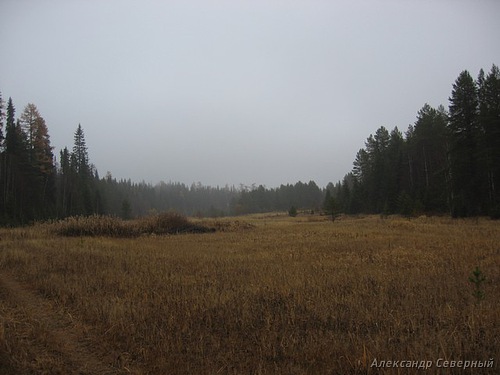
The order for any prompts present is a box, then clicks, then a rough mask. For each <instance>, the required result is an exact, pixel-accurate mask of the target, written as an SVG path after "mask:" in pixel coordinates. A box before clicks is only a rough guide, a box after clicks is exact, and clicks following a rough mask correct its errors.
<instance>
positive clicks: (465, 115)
mask: <svg viewBox="0 0 500 375" xmlns="http://www.w3.org/2000/svg"><path fill="white" fill-rule="evenodd" d="M449 100H450V106H449V122H448V127H449V130H450V133H451V134H450V161H451V185H452V186H451V189H452V202H451V203H452V207H451V208H452V214H453V216H471V215H478V214H479V213H480V212H481V190H482V189H481V183H482V178H481V177H482V176H481V173H480V165H479V153H478V152H479V139H480V131H479V127H478V119H477V112H478V96H477V88H476V84H475V82H474V80H473V79H472V77H471V75H470V74H469V72H468V71H466V70H465V71H463V72H462V73H460V75H459V76H458V78H457V80H456V81H455V83H454V84H453V90H452V94H451V97H450V99H449Z"/></svg>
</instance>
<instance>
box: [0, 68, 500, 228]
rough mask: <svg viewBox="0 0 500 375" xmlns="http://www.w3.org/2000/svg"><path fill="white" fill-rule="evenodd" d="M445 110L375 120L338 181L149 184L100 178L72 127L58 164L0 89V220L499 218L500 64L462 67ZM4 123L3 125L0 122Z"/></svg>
mask: <svg viewBox="0 0 500 375" xmlns="http://www.w3.org/2000/svg"><path fill="white" fill-rule="evenodd" d="M449 102H450V104H449V108H448V110H446V109H445V108H444V107H443V106H440V107H438V108H432V107H431V106H429V105H428V104H425V105H424V106H423V108H422V109H420V111H419V112H418V115H417V120H416V121H415V123H414V124H413V125H411V126H409V128H408V129H407V131H406V132H405V133H404V134H403V133H402V132H401V131H400V130H399V129H398V128H397V127H396V128H394V129H393V130H391V131H389V130H388V129H386V128H385V127H383V126H382V127H380V128H379V129H377V131H376V132H375V133H374V134H372V135H370V136H369V137H368V139H367V140H366V143H365V147H364V148H362V149H361V150H359V151H358V153H357V155H356V158H355V160H354V163H353V164H354V165H353V169H352V171H351V172H350V173H348V174H347V175H346V176H345V177H344V179H343V180H342V181H341V182H338V183H337V184H335V185H334V184H331V183H330V184H329V185H328V186H327V187H326V188H323V189H322V188H319V187H318V186H317V185H316V183H314V182H313V181H310V182H309V183H303V182H298V183H296V184H294V185H291V184H288V185H281V186H280V187H278V188H270V189H269V188H266V187H264V186H262V185H260V186H258V187H257V186H255V185H253V186H252V187H246V186H240V187H239V188H235V187H234V186H232V187H229V186H225V187H222V188H220V187H215V188H214V187H208V186H203V185H201V184H199V183H198V184H192V185H191V186H187V185H185V184H181V183H172V182H170V183H165V182H161V183H159V184H156V185H152V184H149V183H145V182H141V183H135V182H131V181H130V180H119V181H118V180H116V179H115V178H113V177H112V175H111V173H110V172H108V173H107V174H106V176H104V177H102V178H101V177H100V176H99V173H98V171H97V169H96V168H95V166H94V165H93V164H91V163H90V161H89V155H88V149H87V145H86V141H85V135H84V132H83V129H82V127H81V126H80V125H78V127H77V129H76V131H75V134H74V144H73V147H72V148H71V149H68V148H67V147H65V148H64V149H63V150H62V151H61V152H60V153H59V163H56V157H55V156H54V152H53V147H52V146H51V144H50V137H49V133H48V128H47V125H46V123H45V120H44V119H43V117H42V116H41V115H40V112H39V111H38V109H37V107H36V106H35V105H34V104H28V105H27V106H26V107H25V108H24V110H23V112H22V113H21V115H20V116H19V117H18V118H16V111H15V107H14V104H13V102H12V99H11V98H9V100H8V101H7V103H6V105H4V104H5V103H4V101H3V100H2V98H1V96H0V225H16V224H25V223H29V222H32V221H35V220H45V219H52V218H64V217H68V216H76V215H90V214H109V215H116V216H120V217H122V218H125V219H127V218H132V217H137V216H144V215H147V214H150V213H152V212H163V211H170V210H175V211H177V212H179V213H183V214H186V215H200V216H223V215H233V214H245V213H255V212H267V211H284V210H290V209H292V208H293V209H294V210H295V209H298V210H299V211H300V210H308V211H314V212H318V211H322V212H326V213H328V214H331V215H332V217H335V215H337V214H338V213H340V212H344V213H349V214H356V213H380V214H393V213H399V214H404V215H415V214H420V213H430V214H443V213H448V214H451V215H452V216H454V217H465V216H475V215H490V216H491V217H495V218H498V217H500V71H499V69H498V67H497V66H495V65H493V67H492V68H491V71H490V72H489V73H488V74H485V73H484V71H483V70H481V71H480V72H479V75H478V77H477V79H476V80H474V79H473V78H472V76H471V75H470V74H469V72H467V71H463V72H462V73H460V75H459V76H458V78H457V80H456V81H455V83H454V84H453V89H452V92H451V96H450V98H449ZM4 125H5V126H4Z"/></svg>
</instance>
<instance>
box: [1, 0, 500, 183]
mask: <svg viewBox="0 0 500 375" xmlns="http://www.w3.org/2000/svg"><path fill="white" fill-rule="evenodd" d="M499 19H500V1H495V0H491V1H487V0H484V1H472V0H471V1H460V0H449V1H444V0H443V1H439V0H436V1H431V0H428V1H426V0H422V1H416V0H415V1H410V0H406V1H405V0H394V1H388V0H386V1H385V0H384V1H383V0H380V1H376V0H372V1H318V0H308V1H306V0H303V1H275V0H269V1H264V0H257V1H229V0H228V1H201V0H199V1H189V0H184V1H181V0H179V1H166V0H165V1H159V0H158V1H153V0H146V1H138V0H137V1H128V0H127V1H124V0H103V1H97V0H95V1H92V0H89V1H83V0H81V1H71V0H53V1H49V0H33V1H28V0H21V1H20V0H1V1H0V43H1V44H0V45H1V52H0V91H1V92H2V96H3V98H4V99H7V98H8V97H9V96H11V97H12V98H13V101H14V104H15V106H16V110H17V113H18V114H20V112H21V111H22V109H23V108H24V106H25V105H26V104H27V103H29V102H32V103H34V104H36V105H37V107H38V109H39V110H40V112H41V114H42V116H43V117H44V118H45V120H46V122H47V125H48V127H49V133H50V136H51V141H52V145H53V146H54V147H55V152H56V154H57V155H58V154H59V150H60V149H61V148H62V147H64V146H68V147H70V148H71V147H72V144H73V133H74V131H75V130H76V127H77V126H78V124H79V123H81V125H82V127H83V129H84V131H85V135H86V140H87V144H88V146H89V153H90V158H91V161H92V162H93V163H94V164H95V165H96V166H97V168H98V170H99V172H100V174H101V175H102V176H103V175H104V174H105V173H106V171H108V170H109V171H111V172H112V173H113V175H114V176H115V177H117V178H131V179H132V180H134V181H141V180H145V181H146V182H152V183H156V182H159V181H160V180H164V181H178V182H184V183H187V184H190V183H192V182H198V181H200V182H202V183H203V184H206V185H224V184H226V183H228V184H235V185H238V184H239V183H244V184H252V183H257V184H264V185H267V186H268V187H274V186H278V185H279V184H281V183H289V182H290V183H295V182H297V181H298V180H301V181H304V182H307V181H309V180H314V181H316V182H317V183H318V185H320V186H325V185H326V184H327V183H328V182H329V181H332V182H336V181H338V180H339V179H341V178H342V177H343V176H344V174H345V173H347V172H349V171H350V170H351V168H352V161H353V160H354V157H355V154H356V152H357V151H358V150H359V149H360V148H361V147H363V146H364V141H365V140H366V138H367V137H368V136H369V134H370V133H373V132H374V131H375V130H376V129H377V128H378V127H379V126H382V125H384V126H386V127H387V128H390V129H392V128H393V127H394V126H398V127H399V129H400V130H402V131H405V130H406V128H407V126H408V124H410V123H413V122H414V121H415V117H416V112H417V111H418V110H419V109H420V108H421V107H422V106H423V105H424V103H426V102H427V103H429V104H430V105H432V106H434V107H437V106H438V105H439V104H443V105H445V107H447V106H448V97H449V95H450V93H451V86H452V84H453V82H454V81H455V79H456V78H457V76H458V74H459V73H460V72H461V71H462V70H464V69H468V70H469V71H470V72H471V74H472V75H473V76H474V77H476V76H477V73H478V71H479V69H480V68H484V69H485V70H486V71H488V70H489V69H490V68H491V65H492V64H493V63H495V64H500V22H499Z"/></svg>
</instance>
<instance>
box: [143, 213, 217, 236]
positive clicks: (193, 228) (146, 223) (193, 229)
mask: <svg viewBox="0 0 500 375" xmlns="http://www.w3.org/2000/svg"><path fill="white" fill-rule="evenodd" d="M138 226H139V227H140V228H141V232H142V233H143V234H157V235H162V234H177V233H206V232H214V231H215V229H213V228H207V227H204V226H201V225H197V224H193V223H191V222H190V221H189V220H188V219H187V218H186V217H185V216H183V215H181V214H178V213H176V212H167V213H162V214H158V215H154V216H149V217H146V218H144V219H140V220H139V223H138Z"/></svg>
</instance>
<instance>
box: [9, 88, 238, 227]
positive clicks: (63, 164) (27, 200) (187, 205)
mask: <svg viewBox="0 0 500 375" xmlns="http://www.w3.org/2000/svg"><path fill="white" fill-rule="evenodd" d="M4 125H5V126H4ZM239 192H240V190H238V189H236V188H234V187H228V186H225V187H223V188H220V187H215V188H214V187H207V186H203V185H201V184H199V183H198V184H192V185H191V186H186V185H184V184H180V183H164V182H161V183H159V184H157V185H152V184H147V183H144V182H141V183H133V182H131V181H130V180H120V181H118V180H116V179H115V178H113V177H112V175H111V173H110V172H108V173H107V174H106V176H104V177H102V178H101V177H100V176H99V173H98V171H97V169H96V168H95V166H94V165H93V164H91V163H90V161H89V155H88V148H87V144H86V140H85V134H84V131H83V128H82V127H81V125H78V127H77V129H76V131H75V133H74V145H73V147H72V148H71V149H68V148H67V147H65V148H64V149H63V150H62V151H61V152H60V153H59V162H58V163H56V156H55V155H54V150H53V147H52V146H51V144H50V137H49V133H48V128H47V125H46V123H45V120H44V118H43V117H42V116H41V114H40V112H39V110H38V108H37V107H36V105H34V104H31V103H30V104H28V105H27V106H26V107H25V108H24V110H23V112H22V113H21V115H20V116H19V117H18V118H17V117H16V110H15V107H14V104H13V101H12V98H9V100H8V101H7V105H6V106H5V105H4V102H3V101H2V99H1V96H0V225H19V224H26V223H30V222H33V221H37V220H46V219H55V218H64V217H68V216H78V215H91V214H101V215H115V216H120V217H122V218H125V219H127V218H132V217H137V216H144V215H148V214H151V213H155V212H165V211H177V212H179V213H183V214H186V215H201V216H223V215H228V214H230V213H231V209H232V204H233V202H234V201H235V200H236V198H237V197H238V196H239Z"/></svg>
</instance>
